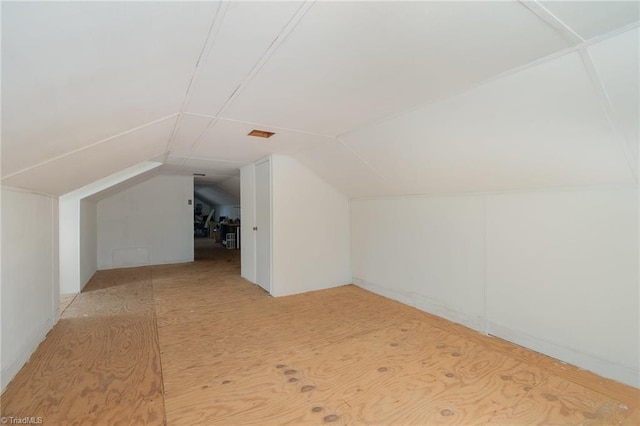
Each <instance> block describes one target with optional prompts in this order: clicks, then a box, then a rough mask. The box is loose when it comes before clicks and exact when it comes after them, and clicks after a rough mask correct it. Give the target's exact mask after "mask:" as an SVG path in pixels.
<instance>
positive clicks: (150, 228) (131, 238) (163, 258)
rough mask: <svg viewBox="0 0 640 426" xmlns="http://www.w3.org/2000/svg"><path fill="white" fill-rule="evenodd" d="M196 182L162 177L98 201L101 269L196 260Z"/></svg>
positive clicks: (177, 176)
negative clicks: (194, 219)
mask: <svg viewBox="0 0 640 426" xmlns="http://www.w3.org/2000/svg"><path fill="white" fill-rule="evenodd" d="M189 200H193V177H191V176H180V175H157V176H154V177H152V178H150V179H148V180H146V181H144V182H141V183H138V184H137V185H135V186H132V187H130V188H126V189H124V190H123V191H121V192H118V193H116V194H113V195H110V196H109V197H107V198H104V199H101V200H99V201H98V206H97V218H98V219H97V221H98V249H97V251H98V269H111V268H122V267H130V266H142V265H158V264H165V263H180V262H190V261H193V204H191V205H189V204H188V201H189Z"/></svg>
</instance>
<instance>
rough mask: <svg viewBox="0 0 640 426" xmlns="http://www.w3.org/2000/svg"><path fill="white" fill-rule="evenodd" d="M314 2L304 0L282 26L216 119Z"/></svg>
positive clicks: (253, 76)
mask: <svg viewBox="0 0 640 426" xmlns="http://www.w3.org/2000/svg"><path fill="white" fill-rule="evenodd" d="M314 2H315V0H306V1H305V2H304V3H303V4H302V5H301V6H300V7H299V8H298V10H296V13H295V14H294V15H293V16H292V17H291V19H290V20H289V21H288V22H287V24H286V25H285V26H284V28H283V29H282V31H281V32H280V33H279V34H278V35H277V36H276V38H275V39H274V40H273V41H272V42H271V44H270V45H269V47H268V48H267V50H266V51H265V52H264V53H263V54H262V56H260V59H258V62H256V63H255V65H254V66H253V67H252V68H251V70H250V71H249V73H248V74H247V75H246V76H245V78H244V79H242V81H241V82H240V84H239V85H238V87H236V89H235V90H234V91H233V93H231V95H230V96H229V98H228V99H227V100H226V101H225V103H224V104H222V106H221V107H220V110H218V112H217V113H216V117H220V116H221V115H222V113H223V112H224V111H225V110H226V109H227V108H228V107H229V106H230V105H231V104H232V103H233V101H234V100H235V99H236V98H237V97H238V96H239V95H240V93H242V91H243V90H244V89H245V88H246V87H247V85H248V84H249V83H250V82H251V80H253V79H254V78H255V76H256V75H257V74H258V72H259V71H260V70H261V69H262V67H264V65H265V64H266V63H267V62H268V61H269V59H270V58H271V57H272V56H273V54H274V53H275V51H276V50H278V48H279V47H280V46H281V45H282V43H284V41H285V40H286V39H287V37H289V35H290V34H291V32H292V31H293V30H294V29H295V28H296V26H298V23H300V21H301V20H302V18H303V17H304V16H305V15H306V14H307V12H308V11H309V9H311V7H312V6H313V4H314Z"/></svg>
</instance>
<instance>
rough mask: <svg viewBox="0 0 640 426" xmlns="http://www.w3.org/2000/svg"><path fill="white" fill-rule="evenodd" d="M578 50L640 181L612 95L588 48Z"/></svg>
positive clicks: (636, 180) (634, 172) (622, 148)
mask: <svg viewBox="0 0 640 426" xmlns="http://www.w3.org/2000/svg"><path fill="white" fill-rule="evenodd" d="M578 52H579V53H580V58H581V59H582V64H583V65H584V69H585V71H586V73H587V75H588V76H589V80H590V81H591V85H592V86H593V89H594V90H595V92H596V94H597V96H598V101H599V103H600V104H601V106H602V109H603V110H604V113H605V115H606V117H607V121H608V122H609V125H610V126H611V130H613V133H614V139H615V140H616V143H617V145H618V147H619V148H620V150H621V151H622V155H623V156H624V158H625V161H626V162H627V165H628V166H629V170H630V171H631V175H632V176H633V178H634V180H635V182H636V183H638V182H639V181H638V169H637V164H634V163H635V162H634V159H633V153H632V152H631V150H630V147H629V141H628V140H627V137H626V136H625V133H624V132H623V131H622V129H621V126H620V120H619V118H618V113H617V112H616V110H615V108H614V106H613V104H612V102H611V97H610V96H609V93H608V92H607V88H606V87H605V85H604V83H603V82H602V79H601V78H600V74H598V70H597V68H596V66H595V65H594V63H593V58H592V57H591V54H590V53H589V51H588V50H587V48H585V47H581V48H580V49H578Z"/></svg>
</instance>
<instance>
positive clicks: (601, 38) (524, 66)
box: [336, 22, 640, 139]
mask: <svg viewBox="0 0 640 426" xmlns="http://www.w3.org/2000/svg"><path fill="white" fill-rule="evenodd" d="M638 26H640V22H634V23H632V24H629V25H626V26H624V27H621V28H618V29H616V30H614V31H610V32H608V33H606V34H603V35H601V36H598V37H594V38H592V39H589V40H586V41H584V42H583V43H581V44H579V45H576V46H570V47H566V48H564V49H561V50H558V51H556V52H553V53H550V54H548V55H546V56H543V57H541V58H538V59H535V60H533V61H531V62H527V63H526V64H522V65H518V66H516V67H513V68H510V69H508V70H505V71H503V72H501V73H499V74H496V75H494V76H491V77H488V78H486V79H484V80H482V81H479V82H478V83H475V84H470V85H468V86H467V87H463V88H460V89H459V90H456V91H453V92H452V93H449V94H445V95H443V96H439V97H436V98H434V99H431V100H429V101H427V102H424V103H419V104H417V105H414V106H412V107H410V108H407V109H405V110H402V111H399V112H397V113H395V114H391V115H389V116H386V117H382V118H379V119H375V120H372V121H369V122H367V123H365V124H363V125H361V126H358V127H356V128H355V129H352V130H348V131H346V132H344V133H341V134H339V135H338V136H336V137H337V138H339V139H340V138H345V137H348V136H349V135H351V134H353V133H356V132H358V131H360V130H362V129H366V128H368V127H373V126H377V125H379V124H382V123H384V122H386V121H389V120H392V119H394V118H398V117H401V116H403V115H406V114H409V113H412V112H415V111H418V110H420V109H422V108H426V107H428V106H430V105H436V104H438V103H440V102H444V101H447V100H450V99H455V98H457V97H459V96H462V95H464V94H465V93H467V92H471V91H472V90H476V89H479V88H481V87H483V86H486V85H487V84H490V83H492V82H494V81H496V80H499V79H501V78H504V77H508V76H510V75H513V74H517V73H519V72H522V71H525V70H527V69H529V68H533V67H536V66H538V65H542V64H544V63H546V62H550V61H553V60H554V59H558V58H560V57H562V56H564V55H569V54H571V53H575V52H578V51H579V49H581V48H587V47H589V46H592V45H594V44H598V43H600V42H602V41H604V40H607V39H609V38H613V37H616V36H618V35H620V34H623V33H625V32H627V31H631V30H633V29H635V28H637V27H638Z"/></svg>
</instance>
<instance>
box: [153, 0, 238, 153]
mask: <svg viewBox="0 0 640 426" xmlns="http://www.w3.org/2000/svg"><path fill="white" fill-rule="evenodd" d="M228 8H229V2H228V1H222V2H220V3H219V4H218V8H217V9H216V13H215V15H214V17H213V21H212V22H211V26H210V27H209V31H208V32H207V36H206V38H205V40H204V44H203V45H202V49H201V50H200V54H199V55H198V59H197V60H196V64H195V66H194V68H193V72H192V73H191V78H190V79H189V84H188V85H187V89H186V91H185V94H184V97H183V99H182V104H181V105H180V110H179V112H180V114H181V115H180V116H179V117H178V120H177V121H176V124H175V126H174V128H173V131H172V132H171V135H170V136H169V140H168V141H167V148H166V150H165V151H166V152H167V156H168V155H169V151H170V149H171V145H172V144H173V142H174V141H175V137H176V135H177V134H178V130H179V128H180V124H182V114H183V113H184V110H185V109H186V107H187V105H188V104H189V101H190V100H191V95H192V93H193V91H192V89H193V86H194V85H195V83H196V82H197V81H198V77H199V76H200V64H201V62H202V61H203V60H204V59H206V58H208V57H209V53H210V52H211V50H213V46H214V45H215V40H216V38H217V36H218V32H219V31H220V27H221V26H222V22H223V21H224V18H225V16H226V14H227V10H228Z"/></svg>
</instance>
